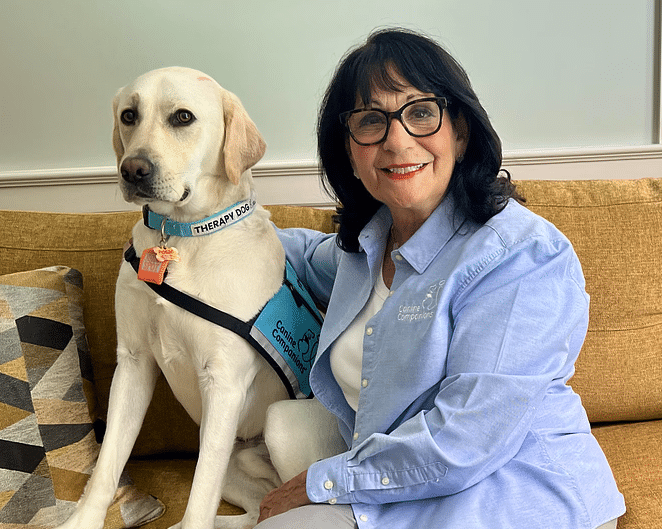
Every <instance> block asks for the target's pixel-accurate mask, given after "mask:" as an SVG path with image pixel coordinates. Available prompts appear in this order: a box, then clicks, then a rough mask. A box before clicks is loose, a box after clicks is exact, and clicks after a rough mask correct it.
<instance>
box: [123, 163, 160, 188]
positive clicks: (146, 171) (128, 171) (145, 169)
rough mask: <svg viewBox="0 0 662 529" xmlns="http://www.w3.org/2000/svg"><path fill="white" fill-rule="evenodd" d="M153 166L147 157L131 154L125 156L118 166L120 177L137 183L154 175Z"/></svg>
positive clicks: (134, 183) (131, 182)
mask: <svg viewBox="0 0 662 529" xmlns="http://www.w3.org/2000/svg"><path fill="white" fill-rule="evenodd" d="M155 169H156V168H155V167H154V164H153V163H152V162H150V161H149V160H148V159H147V158H143V157H141V156H133V157H130V158H126V159H125V160H124V161H123V162H122V165H121V166H120V174H121V175H122V178H123V179H124V180H125V181H126V182H128V183H129V184H133V185H138V184H139V183H141V182H147V181H148V180H150V179H151V178H152V177H153V176H154V172H155Z"/></svg>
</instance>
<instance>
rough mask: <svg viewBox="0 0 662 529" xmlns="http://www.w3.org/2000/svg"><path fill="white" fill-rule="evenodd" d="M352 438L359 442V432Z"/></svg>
mask: <svg viewBox="0 0 662 529" xmlns="http://www.w3.org/2000/svg"><path fill="white" fill-rule="evenodd" d="M352 438H353V439H354V440H355V441H357V440H358V438H359V432H355V433H354V436H353V437H352Z"/></svg>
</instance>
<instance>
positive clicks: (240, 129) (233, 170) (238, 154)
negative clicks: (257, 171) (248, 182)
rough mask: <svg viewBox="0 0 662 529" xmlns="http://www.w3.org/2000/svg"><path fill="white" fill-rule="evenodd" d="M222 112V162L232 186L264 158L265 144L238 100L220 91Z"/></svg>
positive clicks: (226, 92) (232, 95)
mask: <svg viewBox="0 0 662 529" xmlns="http://www.w3.org/2000/svg"><path fill="white" fill-rule="evenodd" d="M223 113H224V121H225V140H224V141H223V147H222V148H221V149H222V156H223V163H224V165H225V173H226V174H227V177H228V179H229V180H230V181H231V182H232V183H233V184H235V185H236V184H238V183H239V178H240V177H241V175H242V173H243V172H244V171H246V170H247V169H250V168H251V167H253V166H254V165H255V164H256V163H257V162H258V161H259V160H260V158H262V156H264V151H265V150H266V148H267V145H266V143H265V142H264V139H263V138H262V135H261V134H260V131H258V130H257V127H256V126H255V123H253V121H252V120H251V118H250V117H249V116H248V113H247V112H246V110H245V109H244V107H243V105H242V104H241V101H239V98H238V97H237V96H235V95H234V94H232V93H231V92H228V91H227V90H223Z"/></svg>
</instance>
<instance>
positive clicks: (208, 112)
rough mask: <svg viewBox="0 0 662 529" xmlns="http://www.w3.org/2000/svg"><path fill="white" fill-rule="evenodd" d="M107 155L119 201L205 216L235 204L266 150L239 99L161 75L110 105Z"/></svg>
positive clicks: (198, 78)
mask: <svg viewBox="0 0 662 529" xmlns="http://www.w3.org/2000/svg"><path fill="white" fill-rule="evenodd" d="M113 118H114V126H113V148H114V149H115V154H116V155H117V167H118V171H119V182H120V188H121V190H122V194H123V196H124V199H125V200H127V201H129V202H134V203H136V204H139V205H143V204H148V203H149V204H150V206H151V207H152V208H153V209H154V210H155V211H158V212H159V213H162V214H166V215H171V214H175V213H176V212H177V211H180V212H182V211H184V210H186V211H188V213H192V214H195V213H196V212H207V214H209V213H210V212H211V211H208V210H210V208H211V209H213V208H214V207H216V206H219V205H223V203H224V202H225V200H224V197H226V198H227V200H234V197H233V196H228V195H236V193H232V192H229V191H231V189H232V188H233V187H237V186H238V184H239V183H240V181H241V180H242V174H244V173H245V172H246V171H247V170H248V169H249V168H251V167H252V166H253V165H255V164H256V163H257V162H258V160H260V158H262V156H263V155H264V151H265V148H266V146H265V143H264V140H263V139H262V136H261V135H260V133H259V131H258V130H257V127H256V126H255V124H254V123H253V121H252V120H251V119H250V118H249V117H248V114H247V113H246V111H245V109H244V107H243V106H242V104H241V102H240V101H239V99H238V98H237V97H236V96H235V95H234V94H232V93H231V92H228V91H227V90H225V89H223V88H222V87H221V86H220V85H219V84H218V83H217V82H216V81H214V80H213V79H211V78H210V77H209V76H207V75H205V74H204V73H202V72H199V71H197V70H191V69H188V68H163V69H160V70H154V71H151V72H148V73H146V74H144V75H142V76H140V77H138V78H137V79H136V80H135V81H134V82H133V83H131V84H129V85H128V86H125V87H124V88H121V89H120V90H119V91H118V92H117V95H116V96H115V99H114V100H113Z"/></svg>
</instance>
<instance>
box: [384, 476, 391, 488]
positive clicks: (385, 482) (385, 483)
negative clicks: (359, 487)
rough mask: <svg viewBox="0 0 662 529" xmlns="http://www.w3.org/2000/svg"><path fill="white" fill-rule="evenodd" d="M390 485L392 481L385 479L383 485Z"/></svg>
mask: <svg viewBox="0 0 662 529" xmlns="http://www.w3.org/2000/svg"><path fill="white" fill-rule="evenodd" d="M389 483H391V480H390V479H388V478H387V477H383V478H382V485H384V486H386V485H388V484H389Z"/></svg>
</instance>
